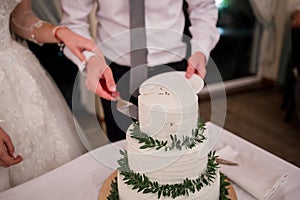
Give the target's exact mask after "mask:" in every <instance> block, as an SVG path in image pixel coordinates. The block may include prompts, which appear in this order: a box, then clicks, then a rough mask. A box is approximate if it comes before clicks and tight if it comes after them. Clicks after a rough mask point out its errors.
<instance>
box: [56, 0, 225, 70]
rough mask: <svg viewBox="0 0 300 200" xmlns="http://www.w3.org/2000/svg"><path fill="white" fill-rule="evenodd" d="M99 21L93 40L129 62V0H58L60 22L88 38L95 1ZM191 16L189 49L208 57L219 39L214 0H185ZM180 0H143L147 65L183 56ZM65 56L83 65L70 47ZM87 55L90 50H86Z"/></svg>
mask: <svg viewBox="0 0 300 200" xmlns="http://www.w3.org/2000/svg"><path fill="white" fill-rule="evenodd" d="M95 2H97V3H98V5H99V8H98V10H97V12H96V18H97V21H98V29H97V38H96V43H97V45H98V47H99V48H100V49H101V51H102V52H103V54H104V56H105V57H107V58H108V59H110V60H111V61H113V62H116V63H118V64H120V65H125V66H130V54H129V53H130V38H129V35H130V34H129V0H73V1H70V0H61V4H62V9H63V12H64V14H63V17H62V21H61V24H62V25H65V26H68V27H69V28H70V29H72V30H73V31H75V32H77V33H79V34H80V35H83V36H85V37H88V38H91V36H90V31H89V26H90V25H89V22H88V15H89V13H90V12H91V11H92V9H93V6H94V3H95ZM187 2H188V5H189V9H188V12H189V16H190V20H191V24H192V25H191V27H190V32H191V34H192V40H191V45H192V53H194V52H196V51H200V52H202V53H203V54H204V55H205V56H206V60H208V58H209V54H210V51H211V50H212V49H213V48H214V46H215V45H216V43H217V41H218V39H219V33H218V30H217V28H216V22H217V18H218V10H217V8H216V6H215V1H214V0H187ZM182 4H183V0H145V26H146V28H147V30H146V35H147V49H148V55H147V62H148V66H150V67H151V66H155V65H160V64H167V63H171V62H177V61H180V60H182V59H184V58H185V56H186V44H185V43H184V42H183V41H182V37H183V36H182V33H183V29H184V24H185V19H184V14H183V11H182ZM64 52H65V54H66V56H67V57H69V58H70V59H71V60H72V61H73V62H75V63H76V64H77V65H78V66H79V68H80V70H83V69H84V65H82V63H80V61H79V60H78V59H77V58H76V57H75V55H74V54H72V53H71V52H70V51H69V49H67V48H65V50H64ZM85 55H86V56H87V57H88V58H89V57H91V56H92V54H90V53H88V52H85Z"/></svg>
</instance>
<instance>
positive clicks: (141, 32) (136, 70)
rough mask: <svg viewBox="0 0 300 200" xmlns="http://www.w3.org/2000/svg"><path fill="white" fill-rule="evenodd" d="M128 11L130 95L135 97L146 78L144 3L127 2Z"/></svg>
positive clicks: (142, 1) (138, 0) (130, 0)
mask: <svg viewBox="0 0 300 200" xmlns="http://www.w3.org/2000/svg"><path fill="white" fill-rule="evenodd" d="M129 10H130V59H131V70H130V86H129V90H130V94H133V96H135V97H137V89H138V87H139V86H140V84H141V83H142V82H143V81H144V80H146V79H147V77H148V68H147V65H146V63H147V49H146V47H147V46H146V29H145V2H144V0H129Z"/></svg>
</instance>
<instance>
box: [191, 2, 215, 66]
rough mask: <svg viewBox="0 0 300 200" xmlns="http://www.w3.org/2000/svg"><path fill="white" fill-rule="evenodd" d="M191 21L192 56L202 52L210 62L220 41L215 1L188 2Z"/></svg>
mask: <svg viewBox="0 0 300 200" xmlns="http://www.w3.org/2000/svg"><path fill="white" fill-rule="evenodd" d="M187 3H188V13H189V18H190V21H191V26H190V29H189V30H190V32H191V35H192V39H191V48H192V49H191V51H192V54H193V53H195V52H197V51H200V52H202V53H203V54H204V55H205V57H206V61H207V62H208V60H209V55H210V52H211V50H212V49H213V48H214V47H215V45H216V44H217V42H218V41H219V38H220V34H219V31H218V29H217V26H216V24H217V20H218V9H217V7H216V5H215V1H214V0H187Z"/></svg>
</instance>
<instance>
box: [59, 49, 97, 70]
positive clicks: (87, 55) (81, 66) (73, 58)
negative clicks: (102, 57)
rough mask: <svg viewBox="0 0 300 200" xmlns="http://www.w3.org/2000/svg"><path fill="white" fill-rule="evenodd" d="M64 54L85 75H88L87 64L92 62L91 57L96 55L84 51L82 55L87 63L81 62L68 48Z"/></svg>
mask: <svg viewBox="0 0 300 200" xmlns="http://www.w3.org/2000/svg"><path fill="white" fill-rule="evenodd" d="M64 54H65V55H66V56H67V57H68V58H69V59H70V60H71V61H72V62H73V63H75V64H76V65H77V67H78V69H79V71H80V72H81V73H83V74H86V64H87V62H88V61H89V60H90V58H91V57H93V56H95V55H96V54H95V53H93V52H91V51H83V52H82V54H83V55H84V57H85V61H83V62H81V61H80V60H79V58H78V57H77V56H75V55H74V54H73V53H72V52H71V50H70V49H69V48H68V47H65V48H64Z"/></svg>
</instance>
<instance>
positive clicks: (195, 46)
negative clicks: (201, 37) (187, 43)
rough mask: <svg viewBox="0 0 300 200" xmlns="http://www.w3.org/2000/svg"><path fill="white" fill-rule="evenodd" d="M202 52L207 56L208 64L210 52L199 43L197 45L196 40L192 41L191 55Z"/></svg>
mask: <svg viewBox="0 0 300 200" xmlns="http://www.w3.org/2000/svg"><path fill="white" fill-rule="evenodd" d="M198 51H199V52H201V53H203V54H204V56H205V60H206V64H207V63H208V60H209V54H210V53H209V51H207V50H206V49H205V48H204V47H203V46H201V45H200V44H199V43H197V42H196V41H195V40H193V39H192V40H191V55H193V54H194V53H196V52H198Z"/></svg>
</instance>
